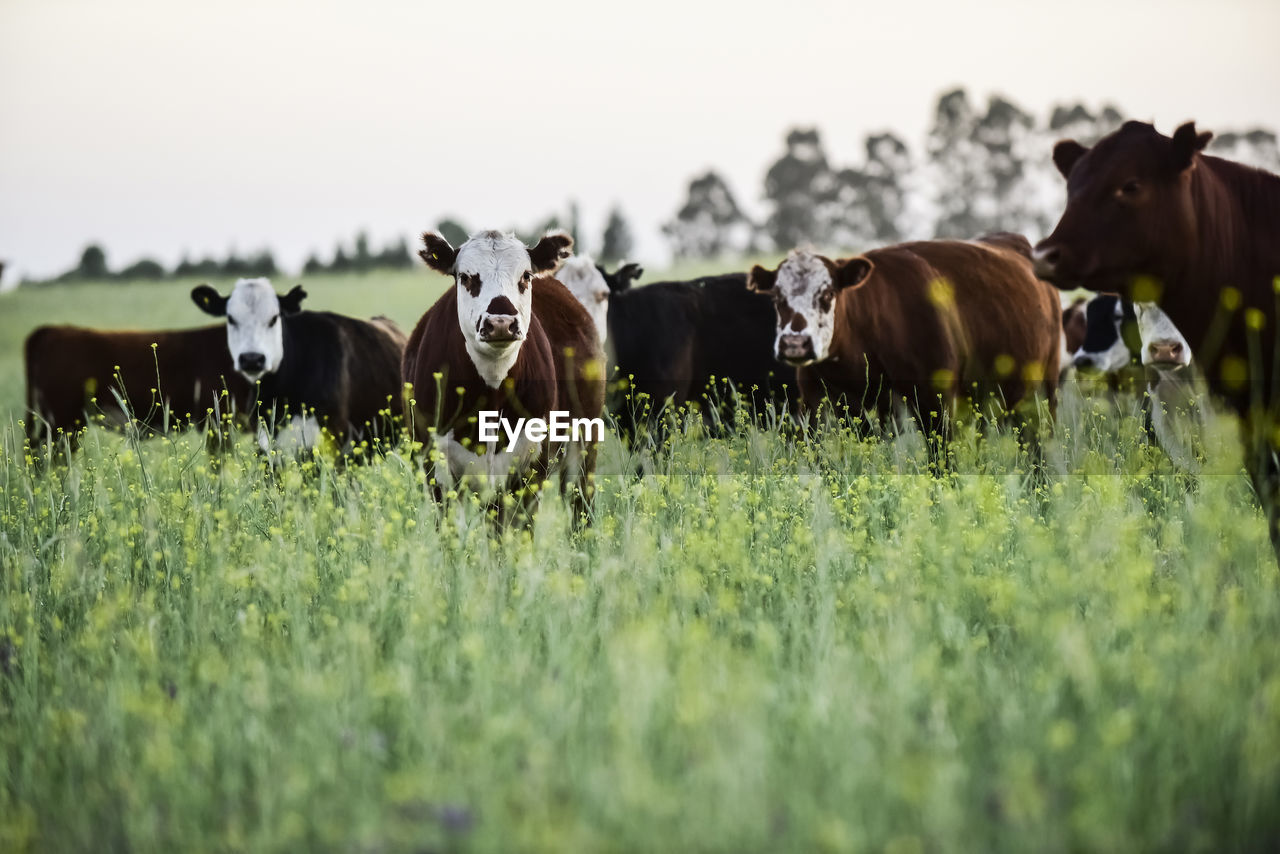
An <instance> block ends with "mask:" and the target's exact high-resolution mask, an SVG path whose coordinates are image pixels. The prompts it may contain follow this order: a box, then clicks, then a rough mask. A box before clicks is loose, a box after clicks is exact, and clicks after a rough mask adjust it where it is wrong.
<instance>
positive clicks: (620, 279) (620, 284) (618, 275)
mask: <svg viewBox="0 0 1280 854" xmlns="http://www.w3.org/2000/svg"><path fill="white" fill-rule="evenodd" d="M643 275H644V267H641V266H640V265H639V264H634V263H633V264H623V265H622V266H621V267H619V268H618V269H617V270H616V271H615V272H614V274H613V276H612V277H606V279H605V281H607V282H608V283H609V290H611V291H625V290H626V289H627V288H629V287H631V283H632V282H634V281H635V280H636V279H638V278H640V277H641V276H643Z"/></svg>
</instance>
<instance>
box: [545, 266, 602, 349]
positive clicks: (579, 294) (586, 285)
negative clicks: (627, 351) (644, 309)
mask: <svg viewBox="0 0 1280 854" xmlns="http://www.w3.org/2000/svg"><path fill="white" fill-rule="evenodd" d="M556 278H557V279H559V280H560V281H561V282H562V283H563V284H564V286H565V287H566V288H568V289H569V293H571V294H573V295H574V297H575V298H577V300H578V302H580V303H582V307H583V308H585V309H586V310H587V314H589V315H591V322H592V323H594V324H595V325H596V333H597V334H598V335H599V337H600V343H601V344H603V343H604V341H605V338H607V337H608V335H609V324H608V317H609V283H608V282H607V281H605V278H604V274H603V273H602V272H601V271H600V268H599V267H597V266H596V265H595V263H594V262H593V261H592V260H591V258H590V257H588V256H586V255H579V256H577V257H575V258H570V259H569V260H567V261H565V262H564V266H563V267H561V268H560V272H558V273H556Z"/></svg>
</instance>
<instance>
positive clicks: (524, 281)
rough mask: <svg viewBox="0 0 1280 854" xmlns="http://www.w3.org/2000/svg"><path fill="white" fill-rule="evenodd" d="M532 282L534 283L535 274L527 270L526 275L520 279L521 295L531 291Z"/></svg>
mask: <svg viewBox="0 0 1280 854" xmlns="http://www.w3.org/2000/svg"><path fill="white" fill-rule="evenodd" d="M531 281H533V273H531V272H529V271H528V270H525V271H524V275H523V276H521V277H520V293H524V292H525V291H526V290H528V289H529V283H530V282H531Z"/></svg>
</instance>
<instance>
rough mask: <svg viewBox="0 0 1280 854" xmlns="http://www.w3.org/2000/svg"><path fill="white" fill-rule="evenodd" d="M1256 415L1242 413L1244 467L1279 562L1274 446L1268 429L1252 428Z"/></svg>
mask: <svg viewBox="0 0 1280 854" xmlns="http://www.w3.org/2000/svg"><path fill="white" fill-rule="evenodd" d="M1255 418H1256V416H1249V415H1246V416H1245V417H1244V418H1243V419H1242V424H1243V428H1242V432H1243V439H1244V449H1245V455H1246V459H1245V469H1246V470H1247V471H1248V472H1249V480H1250V481H1251V482H1252V483H1253V491H1254V493H1255V494H1256V495H1257V496H1258V504H1259V505H1261V507H1262V513H1263V515H1264V516H1265V517H1266V520H1267V534H1268V535H1269V536H1270V537H1271V548H1272V551H1274V552H1275V555H1276V559H1277V561H1280V458H1278V457H1277V449H1276V448H1275V447H1274V446H1273V445H1272V443H1271V442H1270V441H1269V440H1268V433H1269V431H1268V430H1266V429H1265V425H1260V427H1261V429H1255V427H1254V424H1253V421H1254V419H1255Z"/></svg>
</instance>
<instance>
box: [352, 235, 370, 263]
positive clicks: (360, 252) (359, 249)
mask: <svg viewBox="0 0 1280 854" xmlns="http://www.w3.org/2000/svg"><path fill="white" fill-rule="evenodd" d="M351 266H352V268H354V269H355V270H356V271H357V272H360V273H364V272H367V271H368V270H369V269H371V268H372V267H373V255H372V253H370V252H369V235H368V234H366V233H365V232H363V231H362V232H360V233H359V234H357V235H356V252H355V255H354V256H352V258H351Z"/></svg>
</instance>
